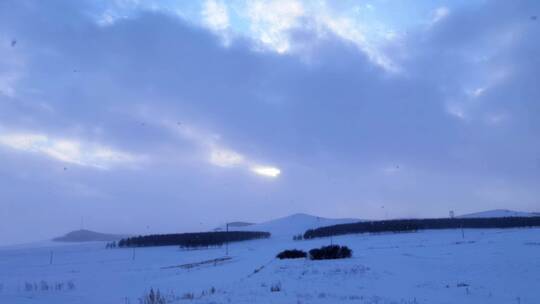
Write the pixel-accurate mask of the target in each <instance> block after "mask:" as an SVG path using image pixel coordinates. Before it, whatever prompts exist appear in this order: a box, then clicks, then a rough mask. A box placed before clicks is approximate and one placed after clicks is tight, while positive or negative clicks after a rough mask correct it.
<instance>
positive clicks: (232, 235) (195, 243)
mask: <svg viewBox="0 0 540 304" xmlns="http://www.w3.org/2000/svg"><path fill="white" fill-rule="evenodd" d="M269 237H270V233H268V232H259V231H229V232H225V231H220V232H194V233H174V234H152V235H144V236H135V237H128V238H125V239H121V240H120V241H118V247H150V246H180V247H182V248H196V247H211V246H221V245H223V244H225V243H227V242H239V241H247V240H254V239H263V238H269Z"/></svg>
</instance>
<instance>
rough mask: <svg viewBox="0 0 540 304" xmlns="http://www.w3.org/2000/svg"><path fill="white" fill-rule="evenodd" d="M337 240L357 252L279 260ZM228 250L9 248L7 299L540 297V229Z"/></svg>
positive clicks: (0, 290)
mask: <svg viewBox="0 0 540 304" xmlns="http://www.w3.org/2000/svg"><path fill="white" fill-rule="evenodd" d="M330 242H333V243H337V244H341V245H347V246H349V247H351V248H352V249H353V250H354V252H353V258H351V259H346V260H333V261H309V260H303V259H300V260H276V259H274V256H275V255H276V253H278V252H279V251H280V250H282V249H287V248H298V249H305V250H308V249H311V248H314V247H319V246H321V245H326V244H329V243H330ZM229 251H230V256H231V257H232V259H231V260H230V261H226V262H223V263H218V264H217V265H214V264H209V265H206V266H199V267H194V268H191V269H184V268H163V267H168V266H174V265H180V264H185V263H194V262H200V261H204V260H209V259H214V258H218V257H223V256H224V253H225V252H224V248H221V249H209V250H196V251H182V250H180V249H178V248H177V247H155V248H138V249H135V250H133V249H105V244H104V243H79V244H58V243H40V244H33V245H27V246H12V247H2V248H0V303H10V304H11V303H54V304H62V303H100V304H106V303H123V304H125V303H139V301H138V299H139V297H141V296H142V295H143V293H145V292H147V291H148V290H149V289H150V288H154V289H157V288H159V289H160V291H161V292H162V293H165V294H167V295H172V294H174V297H173V296H171V298H176V299H177V300H175V303H189V302H190V301H191V302H193V303H490V304H495V303H520V304H526V303H534V304H536V303H540V292H539V291H538V287H539V286H540V229H536V228H535V229H506V230H501V229H489V230H488V229H486V230H474V229H469V230H465V238H462V235H461V231H460V230H440V231H421V232H417V233H401V234H380V235H366V234H364V235H347V236H340V237H334V238H332V239H330V238H325V239H316V240H309V241H292V240H291V238H290V237H284V236H283V237H273V238H271V239H268V240H256V241H246V242H241V243H235V244H231V245H230V246H229ZM51 252H52V253H53V258H52V265H51V264H50V258H51ZM34 283H35V285H34ZM60 284H63V285H62V286H61V288H60ZM46 286H48V287H49V289H48V290H43V289H45V287H46ZM276 286H279V288H278V289H280V290H279V291H275V292H272V291H271V289H272V287H274V289H275V287H276ZM213 290H215V291H213ZM191 295H193V299H192V300H189V299H187V298H191ZM182 298H186V299H182Z"/></svg>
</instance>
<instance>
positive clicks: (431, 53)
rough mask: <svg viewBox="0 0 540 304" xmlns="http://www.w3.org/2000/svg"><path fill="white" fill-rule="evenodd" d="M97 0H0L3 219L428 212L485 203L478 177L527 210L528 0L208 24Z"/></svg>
mask: <svg viewBox="0 0 540 304" xmlns="http://www.w3.org/2000/svg"><path fill="white" fill-rule="evenodd" d="M120 2H122V3H127V2H124V1H120ZM24 3H32V7H33V8H32V9H29V6H27V5H25V4H24ZM111 3H112V2H107V4H104V5H99V6H98V5H96V2H93V1H54V2H51V3H49V2H47V3H45V2H42V1H35V2H32V1H29V2H21V1H11V0H8V1H7V2H6V1H4V2H0V39H1V41H0V45H1V46H0V67H2V69H0V85H3V87H4V88H9V89H8V90H6V91H9V93H8V94H6V93H3V94H0V121H2V127H3V128H2V130H1V131H2V133H1V134H2V135H1V136H2V144H1V146H2V149H0V154H1V155H0V178H1V179H2V181H3V185H2V186H3V189H6V190H5V191H0V204H2V206H7V204H11V203H5V202H13V203H12V204H11V205H9V206H10V207H9V208H14V209H15V211H14V212H13V213H11V214H16V216H9V217H8V216H4V217H2V215H3V214H7V213H0V223H5V224H6V225H8V226H12V227H17V226H18V227H22V226H25V225H30V226H31V225H35V223H38V222H39V223H41V224H42V225H41V226H43V227H47V231H48V233H49V234H52V233H53V232H54V233H55V234H56V233H57V232H58V233H60V232H64V230H67V227H70V225H71V224H70V222H69V218H67V217H66V216H64V215H65V214H76V215H79V214H81V213H84V214H86V215H88V216H93V217H94V218H95V219H96V226H97V227H99V228H103V230H109V231H115V230H124V231H120V232H126V231H125V230H133V231H136V230H137V229H138V228H137V227H138V226H139V225H140V223H151V224H152V225H153V226H152V227H157V228H156V230H160V231H164V232H168V231H180V230H183V231H185V230H190V229H191V230H193V229H200V227H201V225H200V224H199V223H200V221H204V222H205V223H207V224H208V226H209V227H208V228H211V227H212V226H213V224H216V223H217V222H219V221H223V218H237V219H245V220H248V219H249V220H253V221H259V220H266V219H268V218H270V217H274V216H280V215H286V214H287V213H293V212H298V211H304V212H312V213H316V214H323V215H327V216H350V214H358V215H359V217H363V218H369V217H378V216H380V206H381V205H382V204H384V206H385V208H387V209H392V210H393V212H392V214H393V215H394V216H405V215H407V216H413V215H414V216H438V215H441V214H444V215H446V214H447V210H448V209H450V207H451V208H452V209H455V210H456V212H459V213H465V211H476V210H471V209H488V208H491V207H494V205H493V204H494V203H493V201H492V200H491V199H490V197H487V196H480V197H479V196H477V195H476V193H477V189H478V188H479V187H478V186H479V185H480V186H482V185H484V184H487V185H488V186H489V187H491V183H490V181H491V179H502V180H512V181H514V182H513V183H508V184H506V188H505V192H506V193H507V195H506V196H505V197H512V193H514V192H515V193H518V194H519V197H520V198H522V199H520V200H519V202H513V203H512V202H510V201H509V200H505V201H504V202H505V203H508V204H510V205H511V207H512V208H516V209H527V208H529V209H533V208H537V206H538V205H537V204H538V202H537V199H536V198H537V197H538V195H537V194H538V190H536V188H537V187H535V186H536V185H537V184H538V179H539V176H538V170H537V168H536V163H537V158H538V155H537V154H538V151H540V142H539V139H538V134H539V132H540V124H539V120H538V119H537V114H536V113H538V112H539V111H540V109H539V108H538V102H537V101H538V99H539V97H540V92H539V91H538V85H537V76H536V74H537V70H538V62H537V61H536V59H535V58H536V57H537V55H536V54H538V53H539V51H540V50H539V44H538V40H537V39H535V37H538V35H539V34H540V33H539V30H540V29H539V27H538V26H537V24H536V23H535V22H532V21H531V20H530V18H527V17H525V18H524V17H523V16H528V13H525V12H528V11H531V10H534V9H537V6H538V4H536V3H535V2H530V3H524V2H519V3H518V2H508V1H492V2H483V1H482V2H481V3H480V2H479V3H476V4H474V5H472V4H470V5H469V4H466V5H464V6H463V7H455V5H453V4H452V5H450V4H449V6H448V9H449V10H450V11H451V13H450V14H447V15H446V16H445V17H444V18H443V19H440V21H438V22H436V23H435V24H432V25H429V26H426V24H428V23H429V20H430V19H431V18H432V15H431V14H430V11H434V10H436V9H437V7H433V5H432V4H426V6H427V8H424V7H422V8H420V7H417V5H409V6H410V7H409V8H408V9H409V10H405V11H404V12H403V13H399V14H390V15H388V16H385V13H384V12H393V11H396V10H388V8H389V7H388V6H386V5H385V4H384V3H383V2H378V3H377V6H376V9H374V10H369V11H373V13H370V14H373V15H369V14H367V13H366V12H365V11H360V12H359V11H358V10H355V9H351V6H350V5H349V4H347V3H337V2H327V3H326V4H324V3H322V2H300V1H297V2H269V1H268V2H266V1H265V2H256V3H255V2H251V3H250V4H249V5H251V6H246V5H244V4H245V3H244V2H243V1H237V2H234V3H232V2H228V1H227V2H225V1H223V2H219V1H218V2H215V4H216V6H214V7H212V8H211V9H209V10H207V13H208V14H207V15H206V16H207V17H208V18H210V17H212V16H214V17H216V18H214V19H208V20H213V21H212V22H214V21H218V22H217V23H215V24H214V25H215V26H216V27H218V28H225V25H226V24H228V26H227V28H226V29H223V30H219V31H216V30H215V29H211V28H209V24H208V23H205V20H203V19H201V18H203V17H204V16H205V15H204V14H201V12H204V5H199V4H197V3H195V4H192V3H194V2H191V1H185V2H184V1H182V2H181V3H180V2H176V1H170V2H168V1H167V2H163V1H144V2H137V3H138V4H137V3H135V2H133V3H132V2H129V3H127V4H126V6H125V7H120V6H118V5H113V4H111ZM114 3H117V2H114ZM179 3H180V4H179ZM207 4H208V3H207ZM182 5H185V7H184V6H182ZM209 5H210V6H212V5H213V4H209ZM256 5H260V7H258V8H257V6H256ZM393 5H398V4H393ZM248 8H251V10H249V9H248ZM417 9H418V11H422V12H423V14H425V16H418V15H417V13H416V11H417ZM223 11H226V12H227V16H228V17H227V18H228V19H227V20H228V21H227V23H225V22H224V20H225V18H224V15H223V14H222V13H223ZM247 12H250V13H251V15H250V14H247ZM104 14H105V15H107V14H108V15H110V18H109V19H107V18H105V20H109V21H107V22H105V23H103V20H102V19H103V16H105V15H104ZM220 14H221V15H220ZM378 14H380V15H378ZM409 16H413V17H414V18H413V17H410V19H414V20H412V21H407V20H404V19H407V17H409ZM416 17H418V18H416ZM190 18H192V19H190ZM193 18H195V19H196V20H195V19H193ZM220 18H221V19H220ZM422 18H423V19H422ZM441 18H442V17H441ZM99 20H102V21H101V22H100V21H99ZM194 20H195V21H196V22H195V21H194ZM216 32H220V33H218V37H216ZM221 32H224V33H221ZM464 32H466V33H467V35H463V33H464ZM231 33H232V34H231ZM219 35H230V37H231V40H230V44H228V45H226V46H225V47H224V45H223V43H221V41H220V37H219ZM502 36H504V37H502ZM13 37H16V38H17V40H18V41H19V42H18V43H17V46H16V47H14V48H12V47H11V46H9V43H10V40H11V39H12V38H13ZM81 37H84V39H83V38H81ZM2 41H3V42H2ZM2 43H3V44H2ZM497 75H500V77H499V76H497ZM2 77H3V78H2ZM494 126H497V127H494ZM23 130H27V131H23ZM141 156H144V157H142V158H141ZM51 160H54V161H53V162H51ZM392 160H400V161H399V164H406V170H400V171H397V170H396V169H395V168H394V167H393V166H394V165H392V163H393V162H394V161H392ZM55 162H61V163H65V164H76V165H74V166H71V167H74V168H75V170H68V171H67V172H64V171H63V170H62V169H61V168H60V169H59V170H60V172H58V171H56V170H57V169H58V168H56V167H57V166H56V163H55ZM373 164H377V165H373ZM387 165H388V166H387ZM396 165H397V164H396ZM132 166H135V167H137V168H140V169H141V170H113V169H116V168H119V169H121V168H124V167H132ZM403 166H404V168H405V165H403ZM71 167H70V168H71ZM95 168H108V169H110V170H93V169H95ZM281 172H283V174H280V173H281ZM385 172H386V174H385ZM390 175H391V177H390ZM272 176H278V178H277V179H273V180H275V181H277V182H275V183H274V182H272V183H267V182H261V180H263V181H264V179H261V178H264V177H269V178H271V177H272ZM259 177H260V178H259ZM66 180H69V181H72V182H73V183H74V184H76V185H78V186H73V185H71V184H70V185H71V186H69V185H67V183H66ZM488 186H486V187H487V188H489V187H488ZM51 188H53V189H54V191H49V189H51ZM28 189H33V190H32V191H31V192H29V191H27V190H28ZM84 189H87V190H88V191H86V190H84ZM86 192H87V193H89V194H91V193H103V195H94V196H93V197H89V196H91V195H79V194H81V193H86ZM44 201H45V202H47V203H43V202H44ZM149 202H151V203H149ZM254 202H256V203H254ZM433 202H437V203H433ZM498 203H501V204H502V203H503V201H502V200H501V201H500V202H498ZM225 204H226V206H227V208H224V207H223V206H225ZM507 207H508V206H507ZM36 208H37V209H39V208H44V210H47V212H46V214H54V216H53V215H51V216H48V217H46V218H37V215H31V214H30V215H28V214H27V211H25V210H35V209H36ZM39 210H41V209H39ZM209 210H213V211H212V212H209ZM268 210H271V211H270V212H269V211H268ZM339 210H342V211H339ZM343 210H344V211H343ZM340 212H343V213H346V214H343V213H340ZM33 213H36V214H39V213H40V212H33ZM44 213H45V212H44ZM120 213H121V214H122V215H123V219H124V221H122V222H119V220H118V217H117V216H116V215H117V214H120ZM21 214H24V215H25V216H19V215H21ZM179 214H180V215H182V221H180V222H179V221H178V215H179ZM75 217H77V216H75ZM21 221H23V222H24V223H21ZM25 221H26V222H25ZM75 225H76V223H75ZM53 226H54V227H55V228H54V229H56V230H53V228H52V227H53ZM137 232H138V231H137ZM17 233H18V234H19V235H21V236H22V235H24V231H20V232H17Z"/></svg>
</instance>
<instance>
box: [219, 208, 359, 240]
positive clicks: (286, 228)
mask: <svg viewBox="0 0 540 304" xmlns="http://www.w3.org/2000/svg"><path fill="white" fill-rule="evenodd" d="M359 221H361V220H359V219H353V218H341V219H330V218H324V217H318V216H313V215H309V214H304V213H297V214H293V215H289V216H286V217H282V218H278V219H275V220H271V221H267V222H263V223H260V224H253V225H249V226H244V227H231V226H229V230H249V231H267V232H270V233H272V236H291V237H292V236H293V235H296V234H301V233H302V234H303V233H304V232H305V231H306V230H308V229H313V228H318V227H323V226H331V225H338V224H347V223H355V222H359Z"/></svg>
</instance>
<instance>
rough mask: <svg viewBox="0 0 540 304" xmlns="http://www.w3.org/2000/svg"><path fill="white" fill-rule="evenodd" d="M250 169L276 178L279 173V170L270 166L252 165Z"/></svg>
mask: <svg viewBox="0 0 540 304" xmlns="http://www.w3.org/2000/svg"><path fill="white" fill-rule="evenodd" d="M251 171H252V172H253V173H255V174H258V175H261V176H266V177H271V178H276V177H278V176H279V175H280V174H281V170H279V169H278V168H276V167H270V166H254V167H252V168H251Z"/></svg>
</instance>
